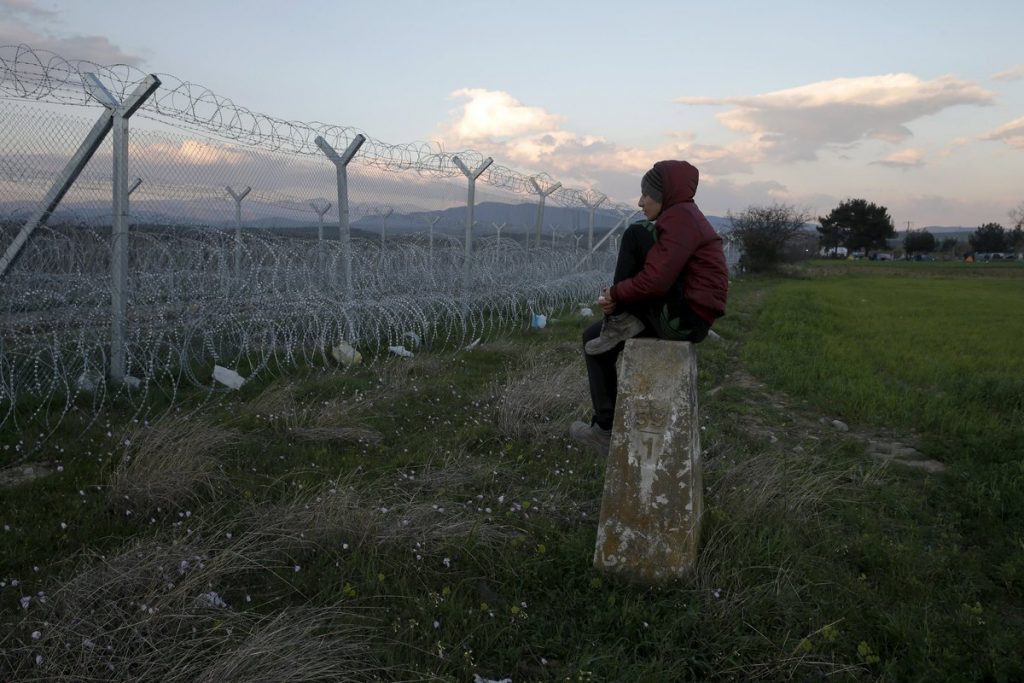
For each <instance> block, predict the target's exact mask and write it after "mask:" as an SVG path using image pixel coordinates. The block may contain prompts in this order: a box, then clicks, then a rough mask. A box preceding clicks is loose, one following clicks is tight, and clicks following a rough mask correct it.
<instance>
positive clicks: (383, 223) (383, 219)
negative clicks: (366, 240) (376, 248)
mask: <svg viewBox="0 0 1024 683" xmlns="http://www.w3.org/2000/svg"><path fill="white" fill-rule="evenodd" d="M394 212H395V210H394V209H392V208H391V207H388V208H387V209H385V210H384V211H383V212H382V213H381V215H380V248H381V249H384V233H385V232H387V225H388V218H390V217H391V214H393V213H394Z"/></svg>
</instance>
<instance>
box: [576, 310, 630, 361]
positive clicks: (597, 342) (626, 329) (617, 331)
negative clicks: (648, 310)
mask: <svg viewBox="0 0 1024 683" xmlns="http://www.w3.org/2000/svg"><path fill="white" fill-rule="evenodd" d="M643 331H644V323H643V321H642V320H640V318H638V317H636V316H635V315H632V314H630V313H617V314H615V315H610V316H608V317H607V318H605V319H604V324H603V325H602V326H601V334H600V336H598V337H595V338H594V339H591V340H590V341H588V342H587V343H586V344H585V345H584V347H583V350H584V351H586V352H587V354H589V355H591V356H596V355H598V354H601V353H604V352H606V351H610V350H611V349H612V348H614V347H615V345H616V344H618V343H619V342H623V341H626V340H627V339H632V338H633V337H635V336H636V335H638V334H640V333H641V332H643Z"/></svg>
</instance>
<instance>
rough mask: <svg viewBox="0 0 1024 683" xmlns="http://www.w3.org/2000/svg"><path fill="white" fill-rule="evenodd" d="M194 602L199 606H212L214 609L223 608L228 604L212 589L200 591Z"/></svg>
mask: <svg viewBox="0 0 1024 683" xmlns="http://www.w3.org/2000/svg"><path fill="white" fill-rule="evenodd" d="M196 604H198V605H199V606H200V607H214V608H216V609H224V608H225V607H227V606H228V603H226V602H224V599H223V598H221V597H220V596H219V595H217V594H216V593H215V592H214V591H210V592H209V593H202V594H201V595H200V596H199V597H198V598H196Z"/></svg>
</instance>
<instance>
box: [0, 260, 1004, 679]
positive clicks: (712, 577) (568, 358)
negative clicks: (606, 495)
mask: <svg viewBox="0 0 1024 683" xmlns="http://www.w3.org/2000/svg"><path fill="white" fill-rule="evenodd" d="M875 265H876V264H871V265H870V266H868V265H864V266H861V264H850V263H848V262H843V263H841V264H829V263H820V264H815V265H814V266H813V270H812V271H804V272H805V273H806V272H811V275H810V276H804V277H797V278H786V279H765V280H761V279H749V280H743V281H738V282H736V283H734V288H733V292H732V294H731V301H730V312H729V315H728V316H727V317H726V318H724V319H723V320H722V321H720V324H719V325H716V329H717V330H718V331H719V332H720V334H721V335H722V336H723V338H724V340H725V341H724V342H721V343H715V342H711V341H709V342H706V343H704V344H702V345H701V347H700V351H699V354H700V363H701V373H700V381H701V396H702V405H701V413H702V430H703V431H702V438H703V448H704V455H705V484H706V493H707V497H706V504H707V509H706V516H705V524H704V529H703V538H704V542H703V547H702V551H701V560H700V562H699V565H698V567H697V569H696V571H695V572H694V574H693V576H692V577H691V578H690V579H688V580H686V581H683V582H680V583H678V584H674V585H671V586H666V587H662V588H659V589H646V588H643V587H639V586H634V585H630V584H628V583H625V582H622V581H620V580H617V579H615V578H612V577H609V576H606V575H602V574H600V573H598V572H596V571H595V570H593V569H592V568H591V556H592V552H593V544H594V536H595V531H596V523H597V520H596V516H597V511H598V507H599V497H600V494H601V488H602V477H603V474H604V472H603V462H601V461H599V460H598V459H595V458H594V457H593V456H592V455H590V454H589V453H585V452H581V451H580V450H578V449H577V448H575V447H574V446H573V445H572V444H571V443H569V442H568V441H567V440H566V439H565V438H564V432H565V429H566V427H567V425H568V423H569V422H570V421H571V420H572V419H574V418H577V417H582V416H583V415H585V413H586V406H587V402H588V401H587V394H586V385H585V380H584V371H583V366H582V360H581V359H580V357H579V350H578V342H577V340H578V338H579V334H580V331H581V330H582V328H583V326H584V325H585V324H586V322H588V321H585V320H582V319H578V318H570V317H566V318H564V319H561V320H558V321H556V322H554V323H553V324H552V325H551V326H550V327H549V328H548V329H545V330H540V331H528V332H522V333H520V334H518V335H515V336H514V337H513V338H512V339H509V340H508V341H504V342H494V343H490V344H484V345H481V346H480V347H478V348H477V349H474V350H473V351H470V352H459V353H446V352H437V353H420V354H418V355H417V357H416V358H415V359H413V360H411V361H404V360H397V361H393V362H390V363H374V364H370V365H368V366H366V367H362V368H358V369H356V370H353V371H349V372H337V373H324V372H323V371H319V370H314V369H310V370H308V371H296V373H295V375H294V376H293V377H291V378H290V379H289V380H278V381H275V382H272V383H265V384H253V385H251V386H248V385H247V386H246V387H244V388H243V389H242V390H241V391H240V392H237V393H235V394H231V395H227V396H225V398H224V399H223V400H222V401H220V402H216V403H213V404H209V403H207V404H203V407H202V409H201V410H200V411H197V412H189V411H188V410H181V411H175V412H171V413H163V414H153V415H150V416H148V419H147V420H145V421H140V422H139V423H131V422H130V419H129V418H130V414H126V415H124V416H121V417H120V418H119V417H118V416H117V414H116V413H115V414H114V415H113V416H112V417H111V418H110V420H109V424H108V423H107V421H104V423H103V424H89V422H88V420H86V419H85V416H86V415H87V414H88V411H82V413H81V414H80V415H78V414H73V415H71V416H69V417H66V418H65V420H64V421H63V422H62V423H61V428H60V431H59V433H56V434H54V435H53V436H52V437H50V439H49V440H48V441H47V446H46V449H45V450H44V451H42V452H40V453H38V454H36V455H35V456H33V457H34V458H35V459H37V460H43V461H46V462H47V463H48V464H49V466H50V468H51V469H52V470H53V473H52V474H51V475H50V476H47V477H44V478H40V479H37V480H34V481H32V482H28V483H23V484H20V485H18V486H16V487H13V488H7V489H4V490H2V492H0V525H2V530H0V548H2V553H0V622H2V629H0V639H2V640H0V647H2V648H3V654H2V659H0V679H2V680H19V681H20V680H39V681H52V680H82V679H89V680H117V681H129V680H162V681H192V680H213V679H218V680H219V681H247V680H254V679H257V678H259V677H262V680H289V681H334V680H357V681H358V680H366V681H374V680H387V681H397V680H402V681H409V680H436V681H471V680H473V676H474V674H479V675H481V676H483V677H486V678H491V679H501V678H504V677H510V678H512V680H513V681H516V682H517V683H518V682H519V681H531V680H538V681H546V680H550V681H681V680H693V679H716V680H791V679H792V680H820V679H824V678H830V679H837V680H893V681H897V680H898V681H902V680H929V681H931V680H996V681H1013V680H1020V679H1022V678H1024V667H1022V665H1021V658H1020V656H1019V653H1021V652H1024V609H1022V608H1024V605H1022V599H1021V593H1022V590H1024V531H1022V530H1024V524H1022V522H1024V519H1022V514H1024V493H1022V490H1024V446H1022V444H1024V438H1022V437H1024V367H1022V366H1024V357H1022V356H1021V354H1020V352H1019V348H1020V347H1019V342H1018V340H1020V339H1021V338H1022V336H1024V316H1022V315H1020V313H1022V311H1021V310H1020V309H1021V306H1022V304H1021V302H1024V278H1022V277H1020V273H1022V272H1024V269H1014V268H1013V267H1012V266H1011V267H1009V268H1007V267H1003V268H998V269H993V268H990V267H989V266H990V264H985V265H984V266H982V268H986V269H987V270H980V269H979V270H969V269H964V268H958V267H956V266H960V265H962V264H917V263H913V264H885V266H886V267H885V268H877V267H875ZM1008 265H1009V264H1008ZM902 266H906V269H901V267H902ZM921 266H924V267H921ZM978 273H981V274H982V275H983V276H982V277H977V274H978ZM179 405H187V401H185V402H181V401H179ZM76 419H78V420H80V423H78V424H80V427H76ZM832 419H839V420H842V421H843V422H845V423H846V424H847V425H848V426H849V430H848V431H840V430H838V429H835V428H833V427H832V426H830V420H832ZM146 422H148V424H146ZM31 436H32V435H21V434H17V433H7V434H2V435H0V444H2V445H3V446H4V448H5V450H4V451H3V452H0V459H2V460H0V462H11V461H13V460H15V459H16V458H17V457H19V456H18V455H17V453H18V452H19V450H18V445H19V441H23V440H26V439H29V438H30V437H31ZM882 437H885V438H887V439H890V440H899V441H900V442H902V443H914V444H916V445H917V448H919V450H920V451H921V452H922V453H923V454H925V455H926V456H928V457H930V458H934V459H937V460H939V461H942V462H943V463H945V464H946V466H947V470H946V472H945V473H944V474H925V473H923V472H921V471H918V470H914V469H911V468H903V467H899V466H896V465H885V464H883V463H880V462H879V461H878V460H876V459H874V458H872V457H869V455H868V447H867V445H866V444H867V443H868V442H869V441H872V440H877V439H879V438H882Z"/></svg>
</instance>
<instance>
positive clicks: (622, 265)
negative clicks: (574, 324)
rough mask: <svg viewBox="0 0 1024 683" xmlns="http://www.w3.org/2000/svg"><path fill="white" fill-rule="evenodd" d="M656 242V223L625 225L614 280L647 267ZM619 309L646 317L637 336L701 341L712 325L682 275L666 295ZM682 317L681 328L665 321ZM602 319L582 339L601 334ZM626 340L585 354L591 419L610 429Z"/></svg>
mask: <svg viewBox="0 0 1024 683" xmlns="http://www.w3.org/2000/svg"><path fill="white" fill-rule="evenodd" d="M654 243H655V233H654V230H653V226H651V227H648V226H646V225H644V224H642V223H637V224H634V225H631V226H629V227H628V228H626V231H625V232H624V233H623V235H622V244H621V245H620V246H619V256H618V260H617V261H616V263H615V276H614V280H613V281H614V282H615V283H618V282H621V281H622V280H626V279H628V278H631V277H633V276H634V275H636V274H637V273H639V272H640V271H641V270H642V269H643V267H644V261H645V260H646V259H647V252H648V251H650V250H651V247H653V246H654ZM615 312H616V313H622V312H626V313H631V314H633V315H635V316H636V317H637V318H639V319H640V320H642V321H643V323H644V329H643V331H642V332H641V333H640V334H638V335H637V336H638V337H659V338H663V339H678V340H680V341H692V342H699V341H701V340H703V339H704V337H706V336H707V334H708V329H709V325H708V324H707V322H705V321H704V320H703V319H702V318H701V317H700V316H698V315H697V314H696V313H694V312H693V310H692V309H691V308H690V306H689V305H688V304H687V303H686V298H685V296H683V283H682V275H680V277H679V278H678V280H677V281H676V282H675V283H674V284H673V285H672V287H671V288H670V289H669V291H667V292H666V293H665V294H664V295H663V296H661V297H659V298H657V299H652V300H650V301H641V302H636V303H632V304H618V305H617V307H616V309H615ZM670 317H671V318H672V319H675V320H679V321H681V323H680V324H679V326H678V327H679V329H678V330H677V329H669V328H667V327H666V325H665V320H666V319H667V318H670ZM602 324H603V322H599V323H594V324H593V325H591V326H590V327H588V328H587V329H586V330H584V331H583V343H584V344H586V343H587V342H588V341H590V340H591V339H595V338H597V337H598V336H600V335H601V325H602ZM625 346H626V342H621V343H619V344H616V345H615V346H614V347H613V348H612V349H611V350H610V351H607V352H605V353H602V354H599V355H596V356H591V355H588V354H587V353H584V354H583V357H584V358H585V359H586V361H587V379H588V380H589V381H590V401H591V403H592V404H593V406H594V415H593V418H592V419H591V423H593V424H596V425H598V426H599V427H601V428H602V429H611V427H612V420H613V418H614V417H615V397H616V395H617V393H618V380H619V378H618V374H617V373H616V370H615V361H616V360H617V359H618V357H619V354H620V353H622V349H624V348H625Z"/></svg>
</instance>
